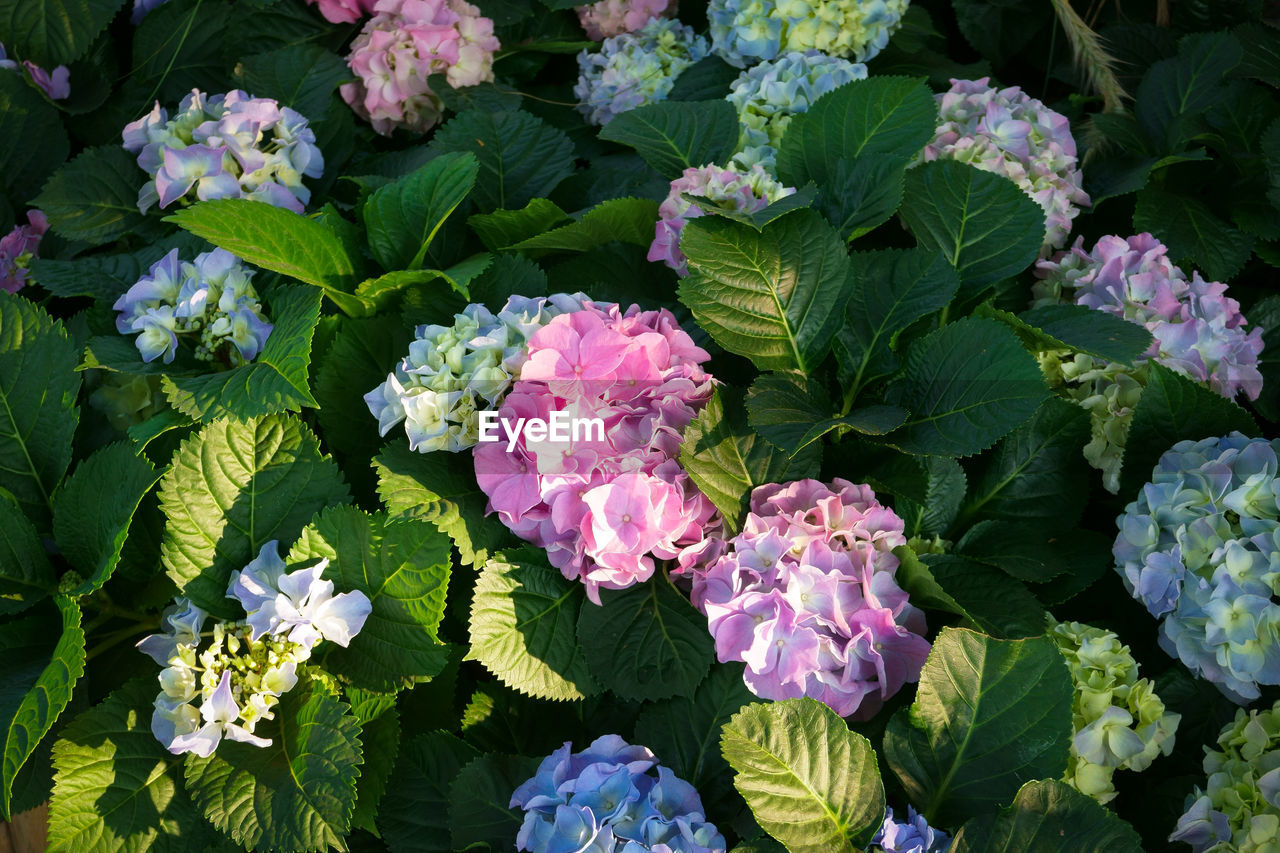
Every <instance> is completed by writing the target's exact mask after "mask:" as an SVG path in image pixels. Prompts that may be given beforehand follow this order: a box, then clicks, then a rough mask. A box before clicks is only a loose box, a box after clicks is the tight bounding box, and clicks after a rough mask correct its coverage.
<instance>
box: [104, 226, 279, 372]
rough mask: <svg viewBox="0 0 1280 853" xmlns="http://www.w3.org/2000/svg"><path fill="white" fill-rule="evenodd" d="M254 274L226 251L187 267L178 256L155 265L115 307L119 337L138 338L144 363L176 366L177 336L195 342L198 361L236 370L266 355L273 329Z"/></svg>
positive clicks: (206, 254) (209, 254) (210, 254)
mask: <svg viewBox="0 0 1280 853" xmlns="http://www.w3.org/2000/svg"><path fill="white" fill-rule="evenodd" d="M253 275H254V272H253V270H250V269H247V268H246V267H245V266H244V264H243V263H241V261H240V259H239V258H237V257H236V256H235V255H233V254H231V253H230V252H228V251H226V250H225V249H214V250H213V251H211V252H204V253H202V254H199V255H196V259H195V260H194V261H182V260H179V258H178V250H177V249H173V250H171V251H170V252H169V253H168V254H167V255H165V256H164V257H163V258H161V259H160V260H158V261H156V262H155V263H154V264H152V265H151V271H150V272H149V273H148V274H147V275H145V276H143V277H142V278H140V279H138V281H137V282H136V283H135V284H134V285H133V286H132V287H130V288H129V289H128V290H127V291H125V293H124V295H123V296H121V297H120V298H119V299H117V300H116V302H115V304H114V305H112V306H111V307H112V308H113V309H115V310H116V311H119V312H120V313H119V315H118V316H117V317H116V329H117V330H119V332H120V334H122V335H128V334H133V333H135V332H137V333H139V334H138V337H137V340H136V343H137V346H138V352H139V353H141V355H142V360H143V361H146V362H152V361H155V360H156V359H157V358H161V359H162V360H163V361H164V363H165V364H172V363H173V359H174V357H175V356H176V355H177V354H178V336H179V335H182V336H183V338H196V337H197V336H198V339H199V343H198V344H196V345H195V357H196V358H197V359H200V360H201V361H207V362H211V363H215V364H221V365H224V366H226V367H236V366H238V365H240V364H244V363H246V362H250V361H253V359H254V358H255V357H256V356H257V355H258V353H259V352H261V351H262V347H263V345H264V344H265V343H266V341H267V337H268V336H269V335H270V334H271V329H272V326H271V324H270V323H268V322H267V321H266V318H265V317H264V316H263V313H262V304H261V303H260V302H259V301H258V293H257V291H256V290H254V289H253V283H252V282H251V281H250V279H252V278H253Z"/></svg>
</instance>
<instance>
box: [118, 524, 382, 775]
mask: <svg viewBox="0 0 1280 853" xmlns="http://www.w3.org/2000/svg"><path fill="white" fill-rule="evenodd" d="M278 546H279V543H278V542H276V541H275V540H272V541H270V542H268V543H266V544H265V545H263V546H262V550H261V551H260V552H259V553H258V556H257V558H255V559H254V560H253V561H252V562H251V563H249V564H248V565H247V566H245V568H244V570H243V571H237V572H233V573H232V575H231V582H230V584H229V585H228V587H227V598H232V599H235V600H237V601H239V602H240V604H241V605H242V606H243V607H244V610H245V614H246V616H247V619H246V620H245V621H242V622H223V621H218V622H216V623H215V624H214V625H213V629H212V632H211V636H212V640H211V641H210V643H209V644H208V646H207V647H206V648H205V649H204V650H203V651H198V649H199V647H200V645H201V643H202V641H203V639H204V637H205V636H206V634H205V632H204V623H205V621H206V619H207V618H208V614H207V613H205V611H203V610H201V609H200V608H199V607H197V606H195V605H194V604H192V603H191V602H190V601H188V600H186V599H183V598H179V599H177V600H176V602H175V604H174V606H173V607H171V608H169V610H167V611H166V613H165V617H164V622H165V623H166V629H165V632H164V633H163V634H152V635H151V636H149V637H146V638H145V639H143V640H142V641H141V642H139V643H138V649H139V650H140V651H142V652H143V653H144V654H146V655H148V656H150V657H151V659H152V660H154V661H155V662H156V663H158V664H159V665H160V666H162V667H164V669H163V670H162V671H161V673H160V688H161V692H160V695H159V696H158V697H157V698H156V701H155V711H154V713H153V714H152V717H151V732H152V734H154V735H155V736H156V739H157V740H159V741H160V742H161V743H163V744H164V745H165V748H167V749H168V750H169V751H170V752H172V753H173V754H175V755H180V754H182V753H185V752H191V753H194V754H196V755H198V756H200V757H202V758H208V757H209V756H210V755H212V754H213V751H214V750H215V749H217V747H218V744H219V743H220V742H221V741H222V739H223V738H224V737H225V738H228V739H229V740H234V741H240V742H242V743H249V744H253V745H254V746H260V747H265V746H270V745H271V741H270V740H268V739H267V738H264V737H262V736H260V735H257V734H254V729H255V727H256V726H257V724H258V723H259V722H261V721H262V720H270V719H274V717H275V712H274V711H273V710H272V709H273V708H274V707H275V705H276V704H277V703H278V702H279V701H280V697H281V696H282V695H283V694H285V693H287V692H288V691H290V690H292V689H293V687H294V685H296V684H297V683H298V665H299V664H301V663H303V662H305V661H307V660H308V659H309V658H310V657H311V650H312V649H313V648H315V647H316V646H317V645H318V644H319V643H320V642H321V641H322V640H329V641H331V642H335V643H337V644H338V645H340V646H347V645H349V644H350V642H351V639H352V638H353V637H354V636H355V635H356V634H358V633H359V632H360V629H361V628H363V627H364V623H365V620H366V619H367V618H368V616H369V613H370V612H372V604H371V603H370V601H369V598H368V597H367V596H366V595H365V594H364V593H363V592H358V591H357V592H343V593H339V594H338V595H334V594H333V582H332V581H327V580H323V579H322V578H321V574H322V573H323V572H324V569H325V568H326V566H328V564H329V561H328V560H321V561H320V562H319V563H317V564H316V565H314V566H312V567H310V568H305V569H299V570H297V571H294V572H288V571H287V567H286V566H285V563H284V560H282V559H281V558H280V552H279V547H278ZM197 697H199V699H200V704H199V706H198V707H197V706H196V705H194V704H193V703H194V702H195V700H196V698H197Z"/></svg>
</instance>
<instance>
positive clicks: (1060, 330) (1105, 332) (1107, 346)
mask: <svg viewBox="0 0 1280 853" xmlns="http://www.w3.org/2000/svg"><path fill="white" fill-rule="evenodd" d="M975 313H977V315H978V316H980V317H990V318H991V319H993V320H999V321H1001V322H1002V323H1005V324H1007V325H1008V326H1009V327H1010V328H1011V329H1013V331H1014V332H1015V333H1016V334H1017V335H1018V337H1019V338H1020V339H1021V340H1022V342H1023V344H1024V345H1025V346H1026V347H1027V349H1030V350H1032V351H1035V352H1044V351H1047V350H1054V349H1069V350H1073V351H1074V352H1082V353H1087V354H1088V355H1091V356H1094V357H1095V358H1100V359H1102V360H1103V361H1109V362H1116V363H1118V364H1124V365H1130V366H1132V365H1133V363H1134V361H1135V360H1136V359H1138V358H1139V357H1140V356H1141V355H1142V354H1143V353H1144V352H1146V350H1147V348H1148V347H1149V346H1151V340H1152V338H1151V333H1150V332H1148V331H1147V330H1146V329H1145V328H1143V327H1142V326H1140V325H1138V324H1137V323H1133V322H1130V321H1129V320H1126V319H1124V318H1123V317H1117V316H1116V315H1114V314H1106V313H1103V312H1102V311H1095V310H1094V309H1092V308H1089V307H1088V306H1085V305H1044V306H1041V307H1039V308H1032V309H1031V310H1030V311H1024V312H1022V313H1021V314H1012V313H1010V312H1008V311H1002V310H1000V309H998V308H993V307H991V306H990V305H982V306H979V308H978V310H977V312H975Z"/></svg>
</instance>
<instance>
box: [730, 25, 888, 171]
mask: <svg viewBox="0 0 1280 853" xmlns="http://www.w3.org/2000/svg"><path fill="white" fill-rule="evenodd" d="M865 79H867V66H865V65H863V64H862V63H854V62H850V61H848V60H847V59H840V58H839V57H834V56H827V55H826V54H825V53H822V52H821V51H817V50H810V51H806V52H804V53H800V52H792V53H785V54H783V55H782V56H779V57H778V58H777V59H773V60H769V61H768V62H762V63H760V64H759V65H755V66H752V67H751V68H748V69H747V70H746V71H744V72H742V73H741V74H740V75H738V79H737V80H734V81H733V85H732V86H731V87H730V88H729V94H728V95H727V96H726V100H728V101H729V103H731V104H733V106H734V108H735V109H736V110H737V111H738V121H739V123H740V124H741V125H742V136H741V138H740V140H739V142H738V148H739V150H740V152H741V153H739V154H737V155H736V156H735V157H734V160H735V161H736V162H738V163H741V164H743V165H745V166H750V165H752V164H754V163H759V164H760V165H762V166H763V167H764V168H765V169H768V170H770V171H772V170H773V163H774V159H775V158H776V156H777V153H778V146H779V145H781V144H782V135H783V134H784V133H785V132H786V130H787V125H789V124H790V123H791V117H792V116H793V115H796V114H797V113H803V112H808V110H809V107H810V106H811V105H812V104H813V102H814V101H816V100H818V98H820V97H822V96H823V95H825V94H826V93H828V92H830V91H832V90H833V89H836V88H839V87H840V86H843V85H844V84H846V83H850V82H853V81H854V80H865Z"/></svg>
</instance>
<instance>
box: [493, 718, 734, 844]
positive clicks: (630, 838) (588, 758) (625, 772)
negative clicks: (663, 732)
mask: <svg viewBox="0 0 1280 853" xmlns="http://www.w3.org/2000/svg"><path fill="white" fill-rule="evenodd" d="M572 750H573V743H572V742H566V743H565V745H564V746H562V747H560V748H559V749H557V750H556V751H555V752H553V753H551V755H549V756H547V757H546V758H544V759H543V760H542V764H540V765H539V766H538V772H537V774H536V775H535V776H534V777H533V778H532V779H529V780H528V781H527V782H525V783H524V784H522V785H521V786H520V787H519V788H516V790H515V793H514V794H512V795H511V803H510V808H515V807H516V806H519V807H520V808H522V809H524V812H525V815H524V822H523V823H522V824H521V826H520V834H519V835H518V836H516V849H517V850H527V851H529V853H558V851H573V853H645V851H652V853H724V851H725V850H726V849H727V848H728V844H727V842H726V841H725V838H724V836H723V835H721V834H720V832H719V831H718V830H717V829H716V827H715V824H713V823H708V822H707V818H706V813H705V811H704V810H703V808H702V798H701V797H699V796H698V792H697V790H695V789H694V787H693V786H692V785H690V784H689V783H688V782H686V781H684V780H683V779H681V778H680V777H678V776H676V775H675V774H674V773H672V772H671V770H670V769H668V768H666V767H663V766H662V765H660V764H659V763H658V757H657V756H656V755H654V754H653V752H652V751H650V750H649V749H648V748H647V747H643V746H633V745H631V744H629V743H627V742H626V741H625V740H623V739H622V738H620V737H619V736H618V735H604V736H602V737H598V738H596V739H595V740H594V741H592V743H591V745H590V746H588V747H587V748H586V749H584V750H583V751H582V752H573V751H572Z"/></svg>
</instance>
